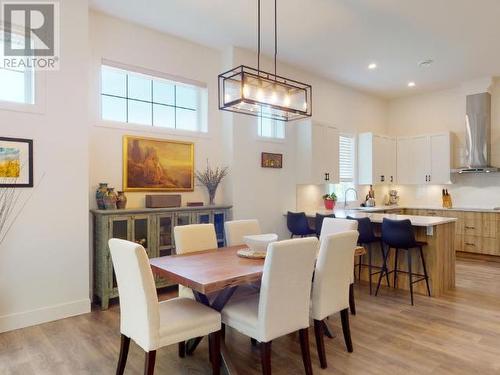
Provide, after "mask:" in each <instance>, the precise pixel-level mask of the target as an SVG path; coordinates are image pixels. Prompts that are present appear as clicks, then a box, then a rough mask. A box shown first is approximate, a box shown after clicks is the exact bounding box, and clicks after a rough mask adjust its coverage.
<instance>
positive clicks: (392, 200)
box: [388, 190, 399, 206]
mask: <svg viewBox="0 0 500 375" xmlns="http://www.w3.org/2000/svg"><path fill="white" fill-rule="evenodd" d="M398 202H399V196H398V191H397V190H389V202H388V205H389V206H395V205H397V204H398Z"/></svg>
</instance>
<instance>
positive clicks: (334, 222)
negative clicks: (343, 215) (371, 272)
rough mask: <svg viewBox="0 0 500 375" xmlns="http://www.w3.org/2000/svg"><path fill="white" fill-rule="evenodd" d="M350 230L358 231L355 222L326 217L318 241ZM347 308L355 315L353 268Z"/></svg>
mask: <svg viewBox="0 0 500 375" xmlns="http://www.w3.org/2000/svg"><path fill="white" fill-rule="evenodd" d="M351 230H356V231H357V230H358V222H357V221H356V220H349V219H336V218H328V217H327V218H325V219H324V220H323V226H322V227H321V235H320V236H319V240H320V241H321V242H323V239H324V238H325V237H326V236H328V235H331V234H336V233H342V232H347V231H351ZM353 257H354V255H353ZM349 308H350V310H351V314H352V315H356V302H355V300H354V266H353V268H352V274H351V283H350V284H349Z"/></svg>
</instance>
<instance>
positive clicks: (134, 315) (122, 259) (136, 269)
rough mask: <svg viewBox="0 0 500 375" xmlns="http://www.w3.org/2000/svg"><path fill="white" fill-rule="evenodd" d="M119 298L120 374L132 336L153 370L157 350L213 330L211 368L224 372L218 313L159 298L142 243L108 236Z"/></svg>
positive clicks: (147, 371) (185, 301)
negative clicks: (221, 359) (221, 367)
mask: <svg viewBox="0 0 500 375" xmlns="http://www.w3.org/2000/svg"><path fill="white" fill-rule="evenodd" d="M109 249H110V252H111V258H112V261H113V267H114V269H115V274H116V281H117V283H118V293H119V298H120V332H121V348H120V356H119V360H118V366H117V369H116V374H117V375H122V374H123V372H124V370H125V365H126V362H127V356H128V350H129V346H130V340H131V339H132V340H134V342H135V343H136V344H137V345H139V346H140V347H141V348H142V349H143V350H144V351H145V352H146V360H145V365H144V374H145V375H152V374H153V372H154V366H155V359H156V350H158V349H159V348H161V347H164V346H167V345H171V344H175V343H179V342H184V341H186V340H189V339H192V338H195V337H203V336H206V335H210V344H209V347H210V351H211V358H212V373H213V374H220V355H219V353H220V328H221V318H220V314H219V313H218V312H217V311H215V310H213V309H211V308H209V307H207V306H204V305H202V304H201V303H198V302H196V301H193V300H191V299H188V298H174V299H170V300H167V301H163V302H158V296H157V294H156V287H155V282H154V279H153V274H152V272H151V267H150V265H149V260H148V256H147V255H146V251H145V250H144V248H143V247H142V246H141V245H138V244H136V243H134V242H129V241H125V240H120V239H111V240H109Z"/></svg>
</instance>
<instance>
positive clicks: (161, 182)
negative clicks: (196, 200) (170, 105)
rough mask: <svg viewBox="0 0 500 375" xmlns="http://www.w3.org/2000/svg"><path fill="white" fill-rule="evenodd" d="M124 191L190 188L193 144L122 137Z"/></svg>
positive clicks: (191, 186)
mask: <svg viewBox="0 0 500 375" xmlns="http://www.w3.org/2000/svg"><path fill="white" fill-rule="evenodd" d="M123 190H125V191H172V192H173V191H193V190H194V144H193V143H191V142H178V141H170V140H165V139H154V138H143V137H133V136H124V137H123Z"/></svg>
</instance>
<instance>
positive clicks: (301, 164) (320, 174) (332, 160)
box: [295, 121, 339, 185]
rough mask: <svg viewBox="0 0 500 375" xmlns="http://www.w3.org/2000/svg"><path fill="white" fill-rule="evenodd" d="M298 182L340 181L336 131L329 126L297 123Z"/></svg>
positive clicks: (337, 135)
mask: <svg viewBox="0 0 500 375" xmlns="http://www.w3.org/2000/svg"><path fill="white" fill-rule="evenodd" d="M296 131H297V133H296V135H297V137H296V139H297V154H296V158H297V159H296V163H295V165H296V168H297V169H296V176H297V184H314V185H319V184H324V183H330V184H337V183H338V182H339V133H338V130H337V129H336V128H334V127H332V126H327V125H320V124H312V123H311V122H310V121H304V122H301V123H297V125H296Z"/></svg>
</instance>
